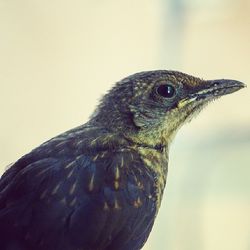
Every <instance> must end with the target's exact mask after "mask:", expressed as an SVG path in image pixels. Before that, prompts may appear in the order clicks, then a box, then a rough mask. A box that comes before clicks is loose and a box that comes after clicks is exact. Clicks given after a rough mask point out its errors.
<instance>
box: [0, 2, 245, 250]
mask: <svg viewBox="0 0 250 250" xmlns="http://www.w3.org/2000/svg"><path fill="white" fill-rule="evenodd" d="M249 12H250V1H249V0H237V1H233V0H203V1H199V0H172V1H171V0H137V1H134V0H102V1H98V0H91V1H87V0H81V1H80V0H72V1H66V0H60V1H59V0H43V1H38V0H22V1H18V0H10V1H6V0H0V72H1V73H0V115H1V116H0V119H1V123H0V172H1V173H2V172H3V171H4V169H5V167H6V165H8V164H9V163H11V162H14V161H15V160H17V159H18V158H19V157H21V156H22V155H23V154H25V153H27V152H29V151H30V150H31V149H32V148H34V147H36V146H38V145H39V144H41V143H42V142H44V141H46V140H47V139H49V138H51V137H52V136H55V135H57V134H59V133H61V132H63V131H65V130H68V129H70V128H72V127H75V126H77V125H79V124H82V123H84V122H85V121H87V119H88V117H89V115H90V114H91V112H92V111H93V109H94V107H95V106H96V104H97V102H98V100H99V99H100V97H101V95H103V94H104V93H105V92H106V91H107V90H108V89H109V88H110V87H111V86H112V84H113V83H114V82H115V81H118V80H120V79H121V78H123V77H125V76H127V75H129V74H132V73H135V72H138V71H144V70H152V69H175V70H180V71H183V72H186V73H189V74H192V75H195V76H199V77H202V78H205V79H216V78H232V79H237V80H240V81H243V82H245V83H248V85H249V83H250V62H249V58H250V15H249ZM170 153H171V154H170V163H169V175H168V183H167V187H166V190H165V195H164V200H163V203H162V207H161V209H160V212H159V215H158V217H157V220H156V223H155V226H154V229H153V232H152V234H151V235H150V238H149V240H148V242H147V244H146V245H145V247H144V248H143V249H144V250H158V249H167V250H211V249H213V250H221V249H227V250H249V249H250V91H249V88H248V89H244V90H241V91H239V92H237V93H235V94H233V95H230V96H226V97H223V98H222V99H220V100H219V101H217V102H215V103H213V104H211V105H210V106H209V107H208V108H206V110H204V111H203V112H202V113H201V114H200V115H199V116H198V117H197V118H196V119H195V120H193V121H192V122H191V123H190V124H188V125H186V126H185V127H183V128H182V129H181V131H180V132H179V133H178V135H177V137H176V139H175V141H174V143H173V145H172V148H171V152H170Z"/></svg>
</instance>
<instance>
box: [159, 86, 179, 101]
mask: <svg viewBox="0 0 250 250" xmlns="http://www.w3.org/2000/svg"><path fill="white" fill-rule="evenodd" d="M156 91H157V94H158V95H160V96H163V97H165V98H172V97H173V96H174V95H175V88H174V87H173V86H172V85H169V84H163V85H160V86H159V87H158V88H157V90H156Z"/></svg>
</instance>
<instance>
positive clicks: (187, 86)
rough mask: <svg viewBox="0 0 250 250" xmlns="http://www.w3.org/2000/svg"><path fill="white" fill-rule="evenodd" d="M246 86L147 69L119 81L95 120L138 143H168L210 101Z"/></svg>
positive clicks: (107, 96) (104, 100) (232, 82)
mask: <svg viewBox="0 0 250 250" xmlns="http://www.w3.org/2000/svg"><path fill="white" fill-rule="evenodd" d="M242 87H244V84H243V83H241V82H239V81H235V80H225V79H221V80H202V79H200V78H196V77H193V76H190V75H187V74H184V73H181V72H177V71H166V70H158V71H148V72H141V73H137V74H134V75H132V76H129V77H127V78H125V79H123V80H121V81H120V82H118V83H117V84H116V85H115V86H114V87H113V88H112V89H111V91H110V92H109V93H108V94H107V95H105V96H104V98H103V100H102V102H101V104H100V106H99V107H98V109H97V111H96V112H95V115H94V116H93V119H94V120H95V121H96V122H98V123H101V124H102V125H104V126H105V127H107V128H109V129H112V130H115V131H119V132H121V133H122V134H124V136H125V137H127V138H129V139H130V140H133V141H135V142H137V143H142V144H146V145H150V146H157V145H167V144H168V143H169V142H170V141H171V139H172V138H173V136H174V135H175V133H176V132H177V130H178V129H179V128H180V127H181V125H182V124H184V123H185V122H186V121H190V120H191V119H192V117H194V116H195V115H196V114H198V113H199V112H200V111H201V110H202V108H203V107H204V106H205V105H206V104H208V103H209V102H210V101H212V100H214V99H216V98H218V97H221V96H222V95H226V94H230V93H233V92H235V91H237V90H239V89H241V88H242Z"/></svg>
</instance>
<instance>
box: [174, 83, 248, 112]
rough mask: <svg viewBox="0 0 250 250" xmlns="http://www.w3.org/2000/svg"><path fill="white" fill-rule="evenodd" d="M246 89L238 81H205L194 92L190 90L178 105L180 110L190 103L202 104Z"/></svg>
mask: <svg viewBox="0 0 250 250" xmlns="http://www.w3.org/2000/svg"><path fill="white" fill-rule="evenodd" d="M244 87H246V85H245V84H244V83H242V82H239V81H236V80H226V79H221V80H212V81H204V82H203V83H202V84H200V85H199V86H196V87H195V88H194V89H193V90H190V93H189V94H187V96H186V97H185V98H184V99H182V100H180V102H179V103H178V108H181V107H183V106H186V105H187V104H189V103H193V102H197V103H201V102H205V101H209V100H212V99H215V98H218V97H220V96H223V95H228V94H231V93H233V92H235V91H238V90H240V89H241V88H244Z"/></svg>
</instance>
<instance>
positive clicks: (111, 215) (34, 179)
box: [0, 70, 245, 250]
mask: <svg viewBox="0 0 250 250" xmlns="http://www.w3.org/2000/svg"><path fill="white" fill-rule="evenodd" d="M243 87H245V85H244V84H243V83H242V82H240V81H236V80H228V79H219V80H203V79H201V78H198V77H194V76H191V75H188V74H186V73H181V72H179V71H172V70H153V71H144V72H140V73H135V74H133V75H131V76H128V77H126V78H124V79H123V80H121V81H119V82H117V83H116V84H115V85H114V86H113V87H112V88H111V90H110V91H108V92H107V93H106V94H105V95H104V96H103V98H102V99H101V101H100V103H99V105H98V106H97V108H96V109H95V111H94V112H93V114H92V115H91V117H90V119H89V120H88V121H87V122H86V123H85V124H83V125H80V126H78V127H76V128H73V129H71V130H69V131H67V132H64V133H62V134H60V135H58V136H56V137H54V138H52V139H50V140H48V141H46V142H45V143H43V144H41V145H40V146H38V147H37V148H35V149H33V150H32V151H31V152H29V153H27V154H26V155H24V156H23V157H21V158H20V159H19V160H17V161H16V162H15V163H13V164H12V165H11V166H10V167H9V168H8V169H7V170H6V171H5V173H4V174H3V175H2V177H1V179H0V249H2V250H34V249H36V250H139V249H141V248H142V247H143V246H144V244H145V242H146V241H147V239H148V236H149V234H150V232H151V229H152V227H153V224H154V221H155V219H156V216H157V213H158V211H159V208H160V204H161V201H162V197H163V192H164V188H165V185H166V178H167V172H168V161H169V160H168V159H169V147H170V144H171V142H172V140H173V138H174V136H175V135H176V133H177V131H178V130H179V128H180V127H181V126H182V125H183V124H185V123H186V122H189V121H191V120H192V118H193V117H194V116H196V115H197V114H198V113H199V112H200V111H201V110H202V109H203V108H204V107H205V106H206V105H207V104H208V103H210V102H211V101H213V100H215V99H218V98H219V97H221V96H223V95H227V94H230V93H233V92H235V91H238V90H239V89H241V88H243Z"/></svg>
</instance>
